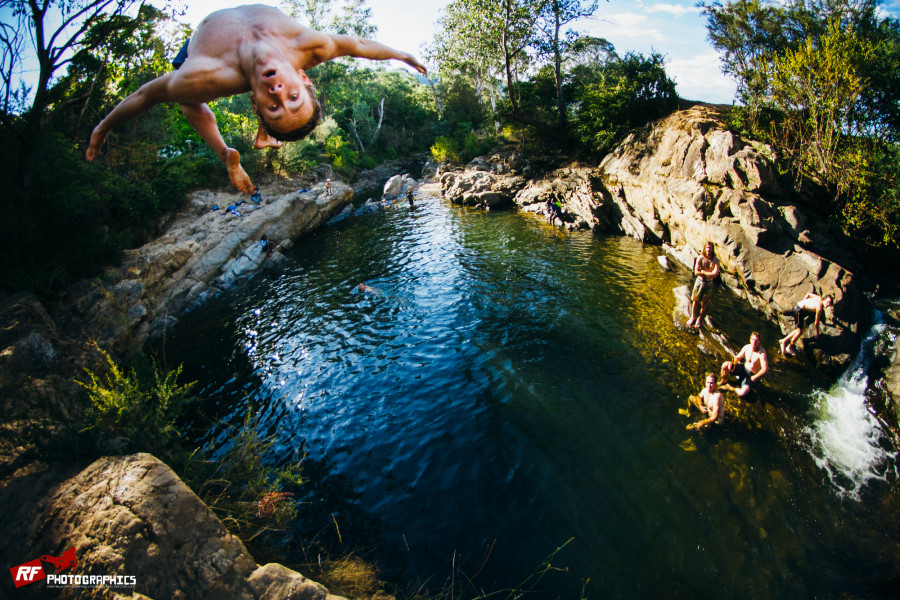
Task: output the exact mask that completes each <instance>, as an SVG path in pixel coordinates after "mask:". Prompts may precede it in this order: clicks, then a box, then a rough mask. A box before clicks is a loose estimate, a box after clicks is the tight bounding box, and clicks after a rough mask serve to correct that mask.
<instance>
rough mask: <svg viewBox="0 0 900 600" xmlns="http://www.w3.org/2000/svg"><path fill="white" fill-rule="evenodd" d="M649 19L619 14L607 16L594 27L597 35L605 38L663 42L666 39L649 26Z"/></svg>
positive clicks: (657, 30) (635, 15)
mask: <svg viewBox="0 0 900 600" xmlns="http://www.w3.org/2000/svg"><path fill="white" fill-rule="evenodd" d="M649 20H650V19H649V17H647V16H645V15H639V14H635V13H619V14H615V15H607V16H606V17H604V18H603V20H601V21H600V22H599V24H598V25H597V26H596V27H594V28H593V29H594V30H595V32H596V33H595V35H601V36H603V37H607V38H609V37H621V38H629V39H652V40H656V41H662V40H664V39H666V36H664V35H663V33H662V31H660V30H659V29H658V28H656V27H652V26H650V25H649V23H648V22H649Z"/></svg>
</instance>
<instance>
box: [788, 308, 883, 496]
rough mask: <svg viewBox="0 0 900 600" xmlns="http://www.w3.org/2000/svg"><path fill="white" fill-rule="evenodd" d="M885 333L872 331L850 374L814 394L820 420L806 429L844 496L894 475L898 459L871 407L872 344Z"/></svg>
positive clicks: (880, 325)
mask: <svg viewBox="0 0 900 600" xmlns="http://www.w3.org/2000/svg"><path fill="white" fill-rule="evenodd" d="M885 329H886V327H885V325H884V324H883V323H880V322H879V323H877V324H876V325H875V326H874V327H872V330H871V331H870V332H869V334H868V336H867V337H866V340H865V341H864V342H863V345H862V350H861V351H860V353H859V355H858V356H857V357H856V359H855V360H854V362H853V364H852V365H851V366H850V368H849V369H847V372H846V373H845V374H844V375H843V376H842V377H841V378H840V379H839V380H838V382H837V383H835V385H834V386H833V387H831V389H829V390H827V391H825V390H819V391H817V392H816V393H815V394H814V398H815V400H816V401H815V404H814V406H813V416H814V421H813V422H812V423H811V424H810V426H809V427H808V428H807V429H806V433H807V434H808V435H809V437H810V440H811V441H812V450H813V458H814V460H815V461H816V464H817V465H818V466H819V468H821V469H823V470H824V471H825V472H826V473H828V477H829V479H830V480H831V482H832V484H834V486H835V487H836V488H837V490H839V492H840V493H841V494H842V495H846V496H850V497H852V498H856V499H859V495H860V492H861V491H862V489H863V486H865V485H866V483H868V482H869V480H871V479H884V478H885V477H886V476H887V473H888V472H889V471H891V472H893V471H894V465H895V459H896V456H897V453H896V450H895V449H893V448H889V447H888V445H887V444H888V442H887V441H886V440H883V439H882V438H883V434H882V431H881V424H880V423H879V421H878V419H877V418H876V417H875V415H874V414H873V412H872V411H871V409H870V408H869V406H868V405H867V404H866V387H867V385H868V377H867V376H866V372H867V371H868V368H869V362H870V361H871V359H872V345H873V344H874V343H875V341H876V339H878V338H879V337H880V336H882V335H883V334H884V333H885ZM893 474H896V473H893Z"/></svg>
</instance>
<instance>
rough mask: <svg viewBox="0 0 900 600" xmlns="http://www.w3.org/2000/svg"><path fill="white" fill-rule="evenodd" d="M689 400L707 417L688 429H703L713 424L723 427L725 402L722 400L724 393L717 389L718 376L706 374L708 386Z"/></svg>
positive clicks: (692, 424)
mask: <svg viewBox="0 0 900 600" xmlns="http://www.w3.org/2000/svg"><path fill="white" fill-rule="evenodd" d="M688 400H689V401H690V404H692V405H693V406H696V407H697V408H699V409H700V412H701V413H703V414H705V415H706V418H705V419H701V420H699V421H697V422H696V423H691V424H690V425H688V426H687V428H688V429H701V428H703V427H706V426H707V425H712V424H713V423H717V424H720V425H721V424H722V423H723V422H724V421H725V400H724V399H723V398H722V392H720V391H719V390H717V389H716V376H715V375H713V374H712V373H707V374H706V385H705V386H704V388H703V389H702V390H700V393H699V394H697V395H696V396H691V397H690V398H688Z"/></svg>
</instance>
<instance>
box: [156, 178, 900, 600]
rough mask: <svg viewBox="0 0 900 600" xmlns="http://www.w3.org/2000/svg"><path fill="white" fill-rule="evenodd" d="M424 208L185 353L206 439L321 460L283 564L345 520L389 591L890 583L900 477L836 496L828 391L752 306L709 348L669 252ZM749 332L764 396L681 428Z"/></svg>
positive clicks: (307, 243) (603, 592) (289, 282)
mask: <svg viewBox="0 0 900 600" xmlns="http://www.w3.org/2000/svg"><path fill="white" fill-rule="evenodd" d="M419 198H420V200H421V202H419V210H417V211H415V212H410V211H408V210H406V209H405V208H396V209H390V210H386V211H381V212H379V213H376V214H369V215H365V216H360V217H353V218H349V219H345V220H343V221H341V222H339V223H337V224H335V225H333V226H330V227H326V228H324V229H322V230H321V231H319V232H316V233H315V234H313V235H311V236H309V237H308V238H306V239H304V240H301V241H300V242H299V243H298V244H297V245H296V246H295V248H294V250H293V251H292V255H291V257H290V258H291V260H290V261H288V262H289V265H288V267H287V268H286V269H285V271H284V272H282V273H280V274H278V275H271V276H267V277H265V276H264V277H259V278H257V279H255V280H253V281H251V282H249V283H248V284H247V285H246V286H244V287H242V288H240V289H238V290H235V291H233V292H232V293H229V294H225V295H223V296H222V297H221V298H218V299H216V300H215V301H213V302H210V303H209V304H207V305H206V306H204V307H202V308H201V309H198V310H197V311H195V312H194V313H192V314H191V315H189V316H188V317H186V318H185V319H183V321H182V323H181V324H180V325H179V328H178V330H177V331H176V332H175V334H174V336H173V337H172V338H171V339H170V340H169V343H168V349H167V352H168V357H169V360H170V362H173V361H174V362H184V363H185V373H186V376H187V377H190V378H191V379H197V380H199V381H200V382H201V385H202V388H203V389H202V391H201V394H202V396H203V397H204V398H205V405H204V407H203V410H204V413H205V415H206V416H207V417H211V418H213V419H214V420H215V422H216V423H217V424H216V425H215V426H213V427H212V428H211V429H209V430H208V431H207V432H206V433H205V435H204V436H202V441H203V442H204V443H206V444H208V445H210V446H211V447H213V448H222V447H224V446H226V445H227V444H228V443H229V436H230V432H231V428H232V427H234V426H236V425H238V424H240V423H241V422H242V419H243V416H244V414H245V413H246V411H247V410H248V409H252V410H253V411H254V412H255V414H256V415H258V416H259V418H260V426H261V428H262V429H263V430H264V432H265V433H267V434H272V435H275V436H277V439H278V443H277V444H276V445H275V447H274V451H273V455H272V456H270V457H267V460H269V461H270V462H272V463H279V462H284V461H288V460H291V459H292V458H293V457H294V456H296V455H297V454H298V453H304V454H305V455H306V456H307V459H306V460H307V462H306V463H305V466H304V469H305V470H306V473H307V474H308V475H309V477H310V479H311V480H313V481H314V482H315V483H313V484H310V486H309V489H308V490H307V495H306V497H304V498H303V502H304V504H303V505H302V509H301V511H302V514H303V516H304V518H303V522H302V523H300V524H298V527H299V529H300V530H299V533H298V534H297V536H296V538H293V539H292V541H291V542H290V544H289V547H288V548H287V550H286V551H287V552H288V553H290V552H299V550H298V548H299V547H300V546H301V544H300V540H308V539H309V536H310V535H311V534H313V533H316V532H318V531H320V530H322V529H323V528H325V526H326V525H329V524H331V523H332V519H334V522H336V523H339V524H340V531H341V534H342V542H343V543H344V544H346V546H343V547H342V548H343V549H346V548H347V547H353V548H356V547H372V548H376V551H375V555H376V556H377V557H378V560H379V563H380V566H381V567H382V569H384V572H385V573H386V575H387V576H388V577H391V578H393V579H395V580H397V581H407V582H408V581H412V580H416V579H418V580H420V581H423V580H425V579H429V580H430V581H431V582H433V583H436V584H437V586H438V587H439V586H440V584H441V583H442V582H443V581H444V578H445V577H447V576H449V573H450V570H451V565H453V564H456V565H457V566H459V565H462V568H463V570H464V571H465V572H466V573H468V574H470V575H471V574H472V573H474V572H475V571H476V570H477V571H478V573H479V574H478V578H477V580H476V582H475V584H476V585H477V586H478V587H479V588H480V589H485V590H492V589H503V588H509V587H512V586H516V585H518V584H520V583H521V582H522V581H524V580H525V579H526V578H527V577H528V575H529V574H530V573H531V572H532V570H533V569H534V568H536V567H537V566H538V565H539V564H540V563H541V561H542V560H543V559H544V558H545V557H547V556H548V555H549V554H551V553H552V552H553V550H554V549H556V548H557V547H559V546H560V545H561V544H563V543H564V542H565V541H566V540H568V539H570V538H575V539H574V541H573V542H572V543H570V544H569V545H567V546H566V547H565V548H564V549H563V550H562V551H560V552H559V554H558V555H557V556H555V557H554V561H553V562H554V564H555V565H558V566H565V567H568V571H567V572H562V571H553V572H551V573H548V574H547V576H546V577H545V578H544V579H542V580H541V582H540V584H539V586H538V588H537V589H536V591H535V595H534V597H536V598H556V597H563V598H575V597H578V594H579V593H581V591H582V586H585V588H584V589H585V592H586V593H587V594H588V595H589V596H591V597H594V598H605V597H622V598H642V597H647V598H657V597H660V596H663V597H683V598H696V597H719V596H728V597H736V598H744V597H746V598H759V597H784V596H789V597H806V596H817V595H818V596H822V595H825V596H828V595H832V594H834V593H837V592H841V593H843V592H847V593H851V594H852V593H862V594H870V593H872V591H873V590H877V589H879V588H878V585H879V584H880V582H882V581H884V580H887V579H889V578H890V577H892V576H894V575H896V564H900V561H897V560H895V559H896V558H897V557H898V555H900V543H898V542H900V540H898V537H900V534H898V531H900V528H898V527H895V526H892V525H893V522H892V521H890V518H892V517H890V515H893V514H896V513H898V512H900V511H896V510H892V509H891V508H890V507H895V506H896V500H895V498H896V492H895V491H894V488H895V486H896V478H895V477H894V476H890V477H886V478H884V479H883V480H879V481H871V482H870V483H869V484H868V485H866V487H864V488H859V489H858V492H857V494H858V496H859V500H858V501H853V502H846V501H845V500H844V499H843V498H842V497H841V496H840V495H839V494H835V493H834V488H833V486H832V485H831V484H830V483H829V481H827V480H826V479H825V477H824V476H823V475H822V471H821V469H820V468H819V467H818V466H817V463H816V460H814V458H813V456H812V455H811V454H810V452H809V451H808V447H809V442H808V441H807V436H806V435H805V434H804V431H805V430H807V429H809V428H811V427H812V426H813V422H814V420H813V417H811V416H810V409H811V406H810V404H811V400H810V398H811V397H812V396H814V395H815V394H816V389H817V388H821V387H822V381H821V378H820V377H819V375H817V374H816V373H815V372H812V371H809V370H807V369H805V368H804V367H803V366H802V365H800V364H799V363H798V362H796V361H782V360H780V358H779V357H778V356H777V350H778V345H777V339H778V337H780V332H779V331H777V330H776V329H774V328H773V327H772V326H771V325H770V324H768V323H767V322H765V321H764V320H763V319H762V317H761V316H760V315H759V314H758V313H756V312H755V311H753V310H752V309H750V308H749V307H748V306H747V305H746V304H745V303H744V302H741V301H740V300H739V299H738V298H736V297H734V296H733V295H731V294H729V293H728V292H726V291H725V290H724V289H718V290H717V292H716V295H715V297H714V299H713V302H712V303H711V307H710V315H711V317H712V318H713V319H714V320H715V321H716V322H718V323H720V324H721V327H722V333H721V335H720V339H719V340H715V339H713V337H712V336H711V334H710V333H709V332H703V333H701V334H699V335H697V334H694V333H689V332H687V331H684V330H682V329H679V328H677V327H676V326H675V324H674V323H673V318H672V314H673V310H674V308H675V295H674V294H673V291H672V290H673V289H676V288H678V287H680V286H684V285H686V284H688V283H689V277H688V273H687V272H686V271H685V270H682V271H679V272H674V273H672V272H665V271H663V270H662V269H660V267H659V263H658V261H657V257H658V255H659V251H658V249H656V248H652V247H648V246H644V245H642V244H640V243H638V242H636V241H634V240H631V239H627V238H619V237H596V236H594V235H592V234H591V233H589V232H579V233H564V232H560V231H558V230H556V229H553V228H550V227H549V226H547V225H546V223H544V222H543V221H542V220H539V219H534V218H530V217H527V216H524V215H517V214H504V213H496V212H482V211H472V210H468V209H463V208H458V207H451V206H449V205H448V204H447V203H446V202H444V201H443V200H442V199H440V198H439V197H437V196H430V195H428V194H420V196H419ZM361 282H365V283H366V284H367V285H369V286H371V287H373V288H376V289H377V290H378V292H377V293H365V292H361V291H359V289H358V285H359V283H361ZM754 330H758V331H760V332H761V333H762V340H763V343H764V344H765V345H766V347H767V348H768V349H769V355H770V360H771V367H770V368H771V373H770V374H769V375H767V376H766V382H765V385H763V386H762V390H761V393H760V394H759V396H760V399H759V400H758V401H757V402H755V403H748V402H738V401H737V400H736V399H735V397H734V396H733V395H732V396H728V397H727V414H728V416H729V422H728V424H726V426H725V427H722V428H717V429H714V430H712V431H708V432H704V433H695V432H689V431H686V430H685V426H686V425H687V424H688V423H689V422H690V420H691V419H688V418H686V417H685V416H684V415H682V414H681V413H680V411H683V410H684V409H685V408H686V407H687V396H688V395H689V394H692V393H696V392H697V391H698V390H699V389H700V388H701V386H702V381H703V373H704V372H705V371H707V370H717V368H718V365H719V364H720V363H721V360H722V358H723V357H722V356H721V355H720V354H719V353H718V352H717V350H716V348H719V347H720V345H721V342H722V341H724V342H726V345H727V346H728V347H730V348H737V347H740V346H741V345H743V344H744V343H746V340H747V339H748V338H749V335H750V332H751V331H754ZM773 349H774V351H773ZM692 418H696V414H695V415H694V416H693V417H692ZM879 443H880V444H883V445H884V444H886V443H887V442H885V441H884V440H882V441H881V442H879ZM886 451H892V450H890V449H887V450H886ZM828 460H831V459H830V458H828ZM885 460H886V461H887V463H886V464H893V460H894V459H893V456H892V455H886V456H885ZM884 470H886V469H883V471H884ZM863 477H865V474H863ZM304 527H306V528H307V529H309V528H311V529H312V530H313V531H312V532H310V531H308V530H307V529H304ZM335 543H338V542H337V540H336V541H335ZM485 548H491V551H490V558H489V559H488V560H487V561H486V563H485V564H484V566H483V567H482V568H480V569H479V568H478V567H479V565H480V563H481V560H482V556H483V554H484V552H485ZM292 560H296V561H298V562H300V561H302V560H303V557H300V556H288V557H287V558H286V562H291V561H292ZM863 567H864V568H863ZM588 580H589V582H588V583H585V582H587V581H588Z"/></svg>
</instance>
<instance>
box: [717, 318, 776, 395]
mask: <svg viewBox="0 0 900 600" xmlns="http://www.w3.org/2000/svg"><path fill="white" fill-rule="evenodd" d="M768 370H769V359H768V357H767V356H766V349H765V348H763V347H762V344H760V343H759V334H758V333H756V332H755V331H754V332H753V333H751V334H750V343H749V344H747V345H746V346H744V347H743V348H741V351H740V352H738V353H737V354H735V355H734V358H732V359H731V361H730V362H728V361H726V362H724V363H722V373H721V377H720V381H719V387H720V388H721V389H723V390H730V391H732V392H734V393H735V394H737V395H738V396H739V397H741V398H745V397H747V395H748V394H749V393H750V391H751V389H752V387H753V384H754V383H755V382H757V381H759V379H760V378H761V377H762V376H763V375H765V374H766V371H768ZM732 375H733V376H734V377H736V378H737V384H738V387H734V386H732V385H731V384H729V383H728V381H729V379H730V378H731V376H732Z"/></svg>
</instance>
